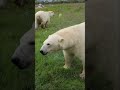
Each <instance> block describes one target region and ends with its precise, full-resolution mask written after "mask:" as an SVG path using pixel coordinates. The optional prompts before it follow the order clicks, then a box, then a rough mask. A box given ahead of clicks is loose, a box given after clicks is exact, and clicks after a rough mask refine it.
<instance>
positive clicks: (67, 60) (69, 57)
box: [63, 51, 73, 69]
mask: <svg viewBox="0 0 120 90" xmlns="http://www.w3.org/2000/svg"><path fill="white" fill-rule="evenodd" d="M63 54H64V58H65V65H64V66H63V67H64V68H65V69H68V68H70V67H71V62H72V60H73V55H71V54H69V53H68V52H66V51H63Z"/></svg>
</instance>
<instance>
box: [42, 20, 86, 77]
mask: <svg viewBox="0 0 120 90" xmlns="http://www.w3.org/2000/svg"><path fill="white" fill-rule="evenodd" d="M58 50H63V53H64V58H65V65H64V68H69V67H70V66H71V62H72V60H73V58H74V56H75V57H78V58H79V59H80V60H82V64H83V71H82V73H81V74H80V77H81V78H85V22H83V23H81V24H78V25H74V26H71V27H68V28H64V29H62V30H59V31H57V32H56V33H54V34H52V35H50V36H49V37H48V38H47V39H46V40H45V41H44V43H43V46H42V47H41V49H40V52H41V53H42V54H43V55H46V54H47V53H49V52H54V51H58Z"/></svg>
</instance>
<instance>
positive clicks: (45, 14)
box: [35, 11, 54, 29]
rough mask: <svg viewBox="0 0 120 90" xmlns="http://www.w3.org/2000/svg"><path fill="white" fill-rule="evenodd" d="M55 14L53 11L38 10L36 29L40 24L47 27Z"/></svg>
mask: <svg viewBox="0 0 120 90" xmlns="http://www.w3.org/2000/svg"><path fill="white" fill-rule="evenodd" d="M52 16H54V12H53V11H38V12H36V13H35V29H37V28H38V27H39V26H41V27H42V28H46V27H47V26H48V23H50V18H51V17H52Z"/></svg>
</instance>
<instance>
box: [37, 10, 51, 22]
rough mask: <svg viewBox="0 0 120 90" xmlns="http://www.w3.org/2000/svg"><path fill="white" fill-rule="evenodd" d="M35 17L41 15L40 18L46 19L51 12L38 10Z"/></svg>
mask: <svg viewBox="0 0 120 90" xmlns="http://www.w3.org/2000/svg"><path fill="white" fill-rule="evenodd" d="M35 17H36V18H38V17H39V18H40V19H42V21H46V20H47V19H48V18H49V14H48V12H45V11H38V12H36V14H35Z"/></svg>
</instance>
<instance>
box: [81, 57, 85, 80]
mask: <svg viewBox="0 0 120 90" xmlns="http://www.w3.org/2000/svg"><path fill="white" fill-rule="evenodd" d="M82 64H83V70H82V73H81V74H80V77H81V78H82V79H85V58H82Z"/></svg>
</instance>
